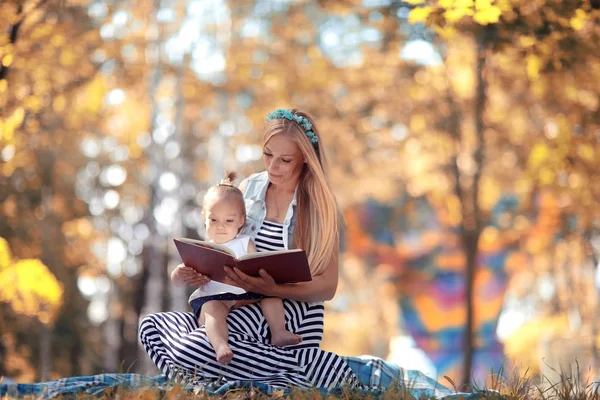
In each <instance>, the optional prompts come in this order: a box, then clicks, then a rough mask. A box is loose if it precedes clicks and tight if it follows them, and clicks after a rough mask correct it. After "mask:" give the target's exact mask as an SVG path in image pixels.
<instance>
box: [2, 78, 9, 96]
mask: <svg viewBox="0 0 600 400" xmlns="http://www.w3.org/2000/svg"><path fill="white" fill-rule="evenodd" d="M6 89H8V81H7V80H6V79H0V94H1V93H4V92H6Z"/></svg>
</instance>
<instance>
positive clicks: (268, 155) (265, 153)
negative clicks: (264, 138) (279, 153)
mask: <svg viewBox="0 0 600 400" xmlns="http://www.w3.org/2000/svg"><path fill="white" fill-rule="evenodd" d="M263 154H264V155H265V156H266V157H273V154H269V153H267V152H266V151H265V152H263Z"/></svg>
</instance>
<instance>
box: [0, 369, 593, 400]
mask: <svg viewBox="0 0 600 400" xmlns="http://www.w3.org/2000/svg"><path fill="white" fill-rule="evenodd" d="M554 372H557V373H558V374H559V375H560V379H559V381H558V382H550V380H548V379H547V378H545V377H544V376H542V375H538V376H529V375H528V371H525V372H524V373H519V372H517V371H516V370H515V371H511V372H510V373H507V372H505V371H499V372H498V373H496V374H494V375H493V377H492V380H491V384H490V387H488V388H477V387H474V388H473V391H472V392H473V393H477V394H478V396H477V398H479V399H492V400H499V399H503V400H600V384H599V382H590V381H583V380H582V378H580V377H581V376H582V374H581V373H580V370H579V366H578V365H577V366H576V368H575V369H574V370H572V371H569V372H565V371H554ZM445 378H446V382H445V386H447V387H450V388H451V389H453V390H454V392H455V394H459V393H460V392H461V391H460V390H458V388H457V387H456V385H455V383H454V382H453V381H452V380H451V379H450V378H447V377H445ZM462 393H464V391H463V392H462ZM462 393H461V394H462ZM452 397H453V400H455V399H457V398H461V396H458V397H454V396H452ZM25 398H30V399H32V398H35V397H32V396H29V397H25ZM64 398H65V399H67V398H68V399H76V400H83V399H89V398H95V399H102V400H105V399H114V400H188V399H189V400H192V399H194V400H204V399H207V400H215V399H227V400H242V399H244V400H245V399H253V400H263V399H265V400H266V399H283V398H286V399H292V400H307V399H317V400H325V399H343V400H353V399H357V400H358V399H360V400H367V399H383V400H409V399H410V400H414V399H415V397H413V396H412V394H411V387H410V385H408V386H403V387H400V386H397V387H395V388H392V389H388V390H386V391H380V392H360V391H352V390H344V389H343V390H339V391H336V392H335V393H323V392H319V391H316V390H308V391H307V390H304V391H299V390H292V391H291V392H290V393H285V392H284V391H276V392H275V393H273V394H271V395H266V394H264V393H263V392H261V391H260V390H258V389H246V388H244V389H233V390H230V391H228V392H227V393H226V394H224V395H210V394H207V393H202V392H200V391H197V392H190V391H188V390H186V389H185V388H183V387H182V386H181V385H179V384H174V385H173V386H172V387H169V388H168V389H156V388H148V389H136V390H131V389H126V388H123V387H114V388H109V389H107V390H105V392H104V393H103V395H102V396H90V395H82V394H79V395H76V396H67V397H64ZM427 398H430V397H427V396H421V397H419V400H421V399H427ZM13 399H14V398H12V397H4V398H2V399H0V400H13Z"/></svg>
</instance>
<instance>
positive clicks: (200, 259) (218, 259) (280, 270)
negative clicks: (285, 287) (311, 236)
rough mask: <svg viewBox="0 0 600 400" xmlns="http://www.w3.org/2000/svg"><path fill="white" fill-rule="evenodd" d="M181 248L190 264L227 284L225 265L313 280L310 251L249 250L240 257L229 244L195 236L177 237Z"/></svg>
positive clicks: (289, 280)
mask: <svg viewBox="0 0 600 400" xmlns="http://www.w3.org/2000/svg"><path fill="white" fill-rule="evenodd" d="M174 242H175V246H176V247H177V251H178V252H179V255H180V256H181V259H182V260H183V263H184V264H185V265H187V266H188V267H192V268H194V269H195V270H196V271H198V272H200V273H201V274H203V275H206V276H208V277H209V278H210V279H212V280H215V281H218V282H223V283H225V270H224V269H223V267H224V266H226V265H228V266H231V267H234V266H235V267H237V268H238V269H240V270H241V271H242V272H244V273H246V274H248V275H250V276H259V274H258V271H259V270H260V269H264V270H265V271H266V272H267V273H268V274H269V275H271V276H272V277H273V279H274V280H275V282H277V283H297V282H308V281H310V280H312V277H311V275H310V268H309V267H308V259H307V258H306V252H305V251H304V250H300V249H292V250H281V251H262V252H257V253H248V254H246V255H244V256H242V257H240V258H239V259H237V258H235V256H234V254H233V252H232V251H231V250H229V249H228V248H227V247H225V246H220V245H218V244H215V243H211V242H205V241H200V240H194V239H185V238H177V239H174Z"/></svg>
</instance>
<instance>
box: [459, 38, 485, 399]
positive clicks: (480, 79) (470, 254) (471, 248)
mask: <svg viewBox="0 0 600 400" xmlns="http://www.w3.org/2000/svg"><path fill="white" fill-rule="evenodd" d="M489 33H490V31H488V30H484V32H483V34H482V35H481V37H480V39H479V40H478V42H477V67H476V80H477V86H476V93H475V148H474V152H473V159H474V162H475V171H474V175H473V177H472V180H471V185H470V187H469V189H468V190H467V191H465V193H463V194H464V196H463V198H462V199H461V203H462V204H463V207H462V209H463V220H462V227H461V228H462V229H461V230H462V243H463V250H464V252H465V257H466V266H465V305H466V314H467V315H466V319H467V321H466V326H465V336H464V363H463V386H464V387H465V389H468V388H469V387H470V386H471V374H472V369H473V352H474V350H475V332H474V330H475V326H474V316H475V309H474V307H475V305H474V302H473V295H474V293H473V289H474V287H473V285H474V280H475V274H476V273H477V258H478V255H479V237H480V235H481V230H482V222H481V212H480V209H479V185H480V182H481V175H482V173H483V164H484V159H485V157H484V156H485V154H484V151H485V143H484V130H485V122H484V112H485V108H486V100H487V98H486V80H485V79H486V77H485V70H484V69H485V62H486V51H487V45H488V41H489V36H488V35H489ZM459 185H460V182H459Z"/></svg>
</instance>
